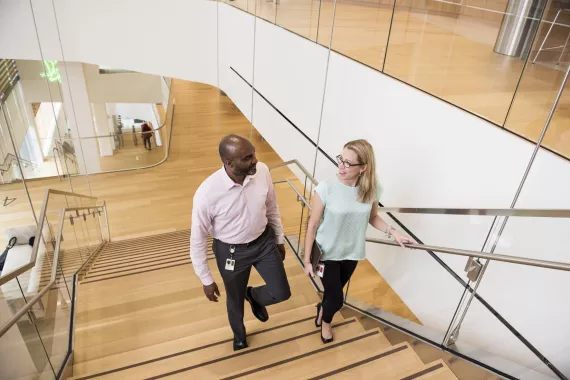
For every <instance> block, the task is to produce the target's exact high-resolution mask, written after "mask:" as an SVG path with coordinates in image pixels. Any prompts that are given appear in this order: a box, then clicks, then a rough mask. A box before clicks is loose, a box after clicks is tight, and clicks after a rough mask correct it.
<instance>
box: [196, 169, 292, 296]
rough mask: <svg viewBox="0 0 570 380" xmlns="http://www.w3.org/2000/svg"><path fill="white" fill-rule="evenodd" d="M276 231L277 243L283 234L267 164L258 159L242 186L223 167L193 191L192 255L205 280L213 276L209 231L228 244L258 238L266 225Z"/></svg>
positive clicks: (211, 279)
mask: <svg viewBox="0 0 570 380" xmlns="http://www.w3.org/2000/svg"><path fill="white" fill-rule="evenodd" d="M268 224H269V225H270V226H271V227H272V228H273V230H274V231H275V235H276V237H277V244H283V240H284V234H283V227H282V226H281V217H280V216H279V207H278V206H277V199H276V197H275V188H274V187H273V181H272V180H271V175H270V174H269V168H268V167H267V165H265V164H263V163H261V162H259V163H258V164H257V173H255V174H254V175H252V176H247V177H246V178H245V181H244V182H243V186H242V185H239V184H237V183H235V182H234V181H233V180H232V179H231V178H230V177H229V176H228V174H227V173H226V170H225V169H224V168H221V169H220V170H218V171H217V172H215V173H214V174H212V175H211V176H210V177H208V178H207V179H206V180H205V181H204V182H203V183H202V184H201V185H200V187H199V188H198V190H197V191H196V194H195V195H194V205H193V208H192V229H191V235H190V258H191V259H192V265H193V266H194V271H195V272H196V275H198V277H200V280H201V281H202V284H204V285H210V284H211V283H213V282H214V279H213V277H212V275H211V273H210V268H209V267H208V260H207V258H206V255H207V251H208V243H207V238H208V233H209V234H210V235H212V237H213V238H214V239H218V240H220V241H223V242H224V243H228V244H245V243H249V242H251V241H253V240H255V239H257V238H258V237H259V236H261V234H262V233H263V232H264V231H265V228H266V227H267V225H268Z"/></svg>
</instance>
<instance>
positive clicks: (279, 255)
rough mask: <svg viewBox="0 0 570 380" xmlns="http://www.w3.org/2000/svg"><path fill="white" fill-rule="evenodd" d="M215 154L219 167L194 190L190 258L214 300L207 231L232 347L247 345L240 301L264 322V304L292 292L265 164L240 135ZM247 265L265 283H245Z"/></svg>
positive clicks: (228, 139) (226, 141)
mask: <svg viewBox="0 0 570 380" xmlns="http://www.w3.org/2000/svg"><path fill="white" fill-rule="evenodd" d="M219 153H220V158H221V159H222V162H223V164H224V166H223V168H221V169H220V170H218V171H216V172H215V173H214V174H212V175H211V176H210V177H208V178H207V179H206V180H205V181H204V182H203V183H202V184H201V185H200V187H199V188H198V190H197V191H196V194H195V195H194V205H193V209H192V233H191V237H190V257H191V258H192V265H193V266H194V271H195V272H196V275H197V276H198V277H199V278H200V280H201V281H202V284H203V288H204V294H205V295H206V297H207V298H208V299H209V300H210V301H212V302H218V297H219V296H220V292H219V290H218V285H217V284H216V283H215V282H214V278H213V277H212V275H211V273H210V269H209V267H208V258H207V257H206V254H207V237H208V233H209V234H211V235H212V237H213V238H214V243H213V245H212V248H213V250H214V255H215V258H216V263H217V265H218V269H219V270H220V274H221V276H222V279H223V281H224V286H225V288H226V304H227V310H228V319H229V322H230V326H231V328H232V330H233V333H234V342H233V345H234V351H237V350H241V349H243V348H246V347H247V341H246V331H245V326H244V325H243V308H244V300H247V301H248V302H249V303H250V305H251V310H252V312H253V314H254V315H255V317H256V318H257V319H259V320H260V321H262V322H265V321H267V320H268V319H269V315H268V313H267V309H266V306H269V305H273V304H276V303H279V302H282V301H285V300H287V299H289V297H290V296H291V291H290V289H289V283H288V281H287V276H286V274H285V268H284V267H283V260H284V259H285V245H284V244H283V240H284V235H283V227H282V226H281V217H280V216H279V208H278V207H277V200H276V197H275V189H274V187H273V182H272V180H271V176H270V174H269V169H268V168H267V166H266V165H265V164H263V163H261V162H258V161H257V158H256V157H255V148H254V146H253V145H252V144H251V142H249V140H247V139H245V138H243V137H241V136H237V135H229V136H226V137H224V138H223V139H222V141H221V142H220V146H219ZM252 266H253V267H255V269H256V270H257V271H258V272H259V274H260V275H261V277H262V278H263V280H264V281H265V285H263V286H259V287H255V288H252V287H248V286H247V284H248V280H249V274H250V272H251V267H252Z"/></svg>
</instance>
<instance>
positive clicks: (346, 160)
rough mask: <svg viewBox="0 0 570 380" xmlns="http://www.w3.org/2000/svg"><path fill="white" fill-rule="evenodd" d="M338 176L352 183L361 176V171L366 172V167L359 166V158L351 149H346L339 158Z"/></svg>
mask: <svg viewBox="0 0 570 380" xmlns="http://www.w3.org/2000/svg"><path fill="white" fill-rule="evenodd" d="M336 161H337V165H338V176H339V177H340V178H341V179H343V180H346V181H352V180H355V179H357V178H358V177H359V176H360V171H361V170H364V166H362V165H359V164H360V162H359V161H358V157H357V156H356V153H354V152H353V151H352V150H350V149H346V148H345V149H344V150H343V151H342V153H341V154H340V156H338V157H337V160H336Z"/></svg>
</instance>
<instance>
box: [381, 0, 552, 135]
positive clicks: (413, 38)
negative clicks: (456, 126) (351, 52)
mask: <svg viewBox="0 0 570 380" xmlns="http://www.w3.org/2000/svg"><path fill="white" fill-rule="evenodd" d="M544 3H545V2H540V1H536V2H532V5H529V4H527V2H525V3H524V4H525V6H524V7H523V6H522V5H521V4H523V3H522V2H517V1H511V2H507V0H501V1H495V2H485V3H484V4H483V5H481V2H480V1H475V0H472V1H466V2H463V3H462V4H457V5H456V4H450V3H449V2H436V1H428V2H425V3H424V2H420V3H419V4H421V5H418V2H411V1H409V2H408V1H406V2H397V4H396V8H395V14H394V20H393V23H392V29H391V32H390V41H389V47H388V53H387V58H386V64H385V67H384V71H385V72H386V73H388V74H390V75H392V76H394V77H396V78H399V79H401V80H403V81H404V82H407V83H409V84H411V85H413V86H416V87H418V88H420V89H422V90H425V91H427V92H429V93H430V94H433V95H435V96H438V97H441V98H442V99H445V100H447V101H449V102H451V103H453V104H455V105H457V106H460V107H462V108H464V109H466V110H469V111H471V112H473V113H476V114H478V115H481V116H482V117H484V118H487V119H489V120H491V121H493V122H495V123H497V124H500V125H502V124H503V123H504V121H505V117H506V115H507V112H508V109H509V106H510V104H511V102H512V99H513V96H514V92H515V90H516V87H517V84H518V82H519V79H520V76H521V72H522V70H523V67H524V64H525V60H526V58H527V57H528V54H529V49H528V46H530V45H531V43H532V41H533V40H534V37H535V35H536V30H537V27H538V20H540V17H541V15H542V11H543V9H544ZM526 5H529V6H526ZM505 10H507V13H508V15H507V16H505V17H504V18H503V17H502V16H503V14H505ZM517 25H519V28H517ZM521 25H522V26H523V27H522V28H521ZM519 31H524V32H521V33H519V34H517V33H518V32H519Z"/></svg>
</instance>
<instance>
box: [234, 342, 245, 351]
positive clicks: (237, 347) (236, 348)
mask: <svg viewBox="0 0 570 380" xmlns="http://www.w3.org/2000/svg"><path fill="white" fill-rule="evenodd" d="M247 347H248V346H247V341H246V340H245V339H244V340H235V339H234V351H239V350H243V349H244V348H247Z"/></svg>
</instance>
